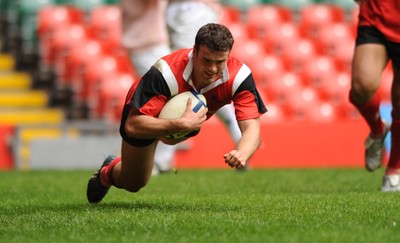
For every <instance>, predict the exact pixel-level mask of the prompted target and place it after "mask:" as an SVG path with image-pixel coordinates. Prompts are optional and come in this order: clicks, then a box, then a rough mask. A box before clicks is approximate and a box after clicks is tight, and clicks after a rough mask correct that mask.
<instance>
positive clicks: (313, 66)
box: [301, 56, 338, 88]
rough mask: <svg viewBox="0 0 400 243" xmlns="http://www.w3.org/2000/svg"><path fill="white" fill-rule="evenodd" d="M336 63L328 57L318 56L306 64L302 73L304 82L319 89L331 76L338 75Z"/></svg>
mask: <svg viewBox="0 0 400 243" xmlns="http://www.w3.org/2000/svg"><path fill="white" fill-rule="evenodd" d="M337 72H338V71H337V69H336V65H335V63H334V61H333V60H332V59H331V58H330V57H328V56H318V57H316V58H315V59H313V60H309V61H308V62H306V63H304V66H303V70H302V71H301V76H302V80H303V82H304V84H305V85H307V86H310V87H313V88H319V87H320V86H321V84H322V83H323V82H324V79H326V78H327V77H329V76H334V75H337Z"/></svg>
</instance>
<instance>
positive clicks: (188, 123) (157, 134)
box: [125, 99, 207, 139]
mask: <svg viewBox="0 0 400 243" xmlns="http://www.w3.org/2000/svg"><path fill="white" fill-rule="evenodd" d="M191 107H192V100H191V99H189V100H188V103H187V106H186V110H185V112H184V114H183V116H182V117H181V118H178V119H161V118H157V117H153V116H149V115H146V114H142V113H140V112H139V111H138V110H137V109H135V108H132V109H131V110H130V111H129V115H128V118H127V120H126V123H125V131H126V133H127V135H128V136H129V137H134V138H139V139H151V138H162V137H165V136H167V135H169V134H173V133H177V132H182V131H189V132H192V131H196V130H198V129H200V127H201V125H202V124H203V122H205V121H206V118H207V116H206V114H207V109H203V110H201V111H199V112H198V113H195V112H193V111H192V109H191Z"/></svg>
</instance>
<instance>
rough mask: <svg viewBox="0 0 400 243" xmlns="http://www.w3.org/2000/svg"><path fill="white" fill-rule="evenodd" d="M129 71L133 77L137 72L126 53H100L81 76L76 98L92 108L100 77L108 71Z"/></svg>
mask: <svg viewBox="0 0 400 243" xmlns="http://www.w3.org/2000/svg"><path fill="white" fill-rule="evenodd" d="M115 72H117V73H129V74H131V75H132V76H133V77H137V74H136V72H135V70H134V68H133V66H132V64H131V62H130V59H129V57H128V56H127V55H126V54H123V53H121V54H120V55H115V54H114V55H102V56H99V57H98V58H96V59H95V60H93V61H92V62H90V63H89V65H88V66H87V68H86V72H85V73H84V76H83V82H82V89H81V93H78V94H77V99H78V100H79V101H80V102H82V103H85V104H87V105H88V106H89V108H93V107H94V106H96V104H97V97H96V95H97V93H96V90H98V89H99V87H100V85H101V82H100V80H101V79H102V77H104V76H107V75H109V74H110V73H115Z"/></svg>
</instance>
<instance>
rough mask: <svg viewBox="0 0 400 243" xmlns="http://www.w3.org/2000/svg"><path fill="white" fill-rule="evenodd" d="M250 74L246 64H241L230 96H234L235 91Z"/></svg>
mask: <svg viewBox="0 0 400 243" xmlns="http://www.w3.org/2000/svg"><path fill="white" fill-rule="evenodd" d="M250 73H251V71H250V68H249V67H248V66H247V65H246V64H243V65H242V66H241V67H240V70H239V72H238V73H237V75H236V77H235V80H234V81H233V85H232V96H233V95H234V94H235V92H236V90H237V89H238V88H239V86H240V85H241V84H242V83H243V81H244V80H245V79H246V78H247V77H248V76H249V75H250Z"/></svg>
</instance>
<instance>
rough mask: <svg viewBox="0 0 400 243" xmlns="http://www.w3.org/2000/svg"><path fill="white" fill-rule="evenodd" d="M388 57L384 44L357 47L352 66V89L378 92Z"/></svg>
mask: <svg viewBox="0 0 400 243" xmlns="http://www.w3.org/2000/svg"><path fill="white" fill-rule="evenodd" d="M387 62H388V56H387V53H386V48H385V46H384V45H382V44H375V43H374V44H362V45H358V46H356V48H355V50H354V56H353V64H352V70H353V71H352V88H353V89H355V90H357V91H360V90H376V89H377V88H378V86H379V82H380V78H381V75H382V72H383V70H384V68H385V67H386V64H387Z"/></svg>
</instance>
